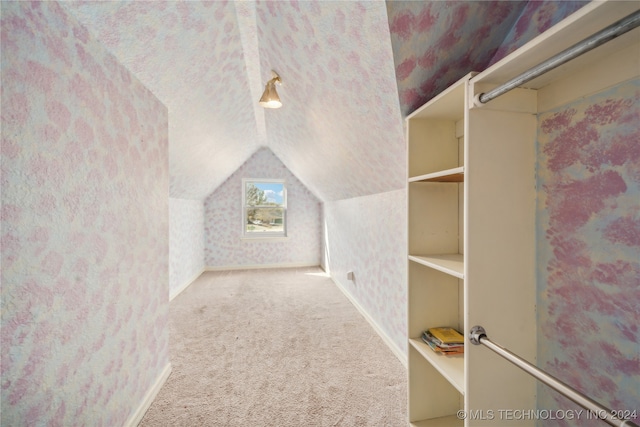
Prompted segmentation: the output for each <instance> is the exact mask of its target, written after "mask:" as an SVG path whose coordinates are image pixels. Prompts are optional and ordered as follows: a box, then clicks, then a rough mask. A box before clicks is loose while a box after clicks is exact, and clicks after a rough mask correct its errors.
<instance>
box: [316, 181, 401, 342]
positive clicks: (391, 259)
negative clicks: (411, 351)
mask: <svg viewBox="0 0 640 427" xmlns="http://www.w3.org/2000/svg"><path fill="white" fill-rule="evenodd" d="M324 217H325V242H324V244H325V249H324V258H325V263H326V264H327V267H328V270H329V271H330V273H331V276H332V277H333V279H334V280H335V281H337V282H339V283H340V284H341V285H342V287H343V288H344V289H345V290H346V291H347V292H348V293H349V294H350V295H351V296H352V297H353V299H355V300H356V301H357V302H358V304H359V305H360V306H361V307H362V308H363V309H364V310H365V311H366V312H367V313H368V315H369V316H370V317H371V319H372V320H373V321H374V322H375V323H376V325H377V326H378V328H379V329H380V330H381V331H383V333H384V334H385V335H386V338H388V339H389V341H390V342H391V343H393V345H395V347H396V349H395V350H396V352H397V353H400V354H406V352H407V271H406V270H407V220H406V192H405V190H397V191H390V192H387V193H381V194H375V195H372V196H365V197H357V198H353V199H348V200H338V201H335V202H327V203H325V212H324ZM348 271H353V273H354V275H355V281H350V280H347V272H348Z"/></svg>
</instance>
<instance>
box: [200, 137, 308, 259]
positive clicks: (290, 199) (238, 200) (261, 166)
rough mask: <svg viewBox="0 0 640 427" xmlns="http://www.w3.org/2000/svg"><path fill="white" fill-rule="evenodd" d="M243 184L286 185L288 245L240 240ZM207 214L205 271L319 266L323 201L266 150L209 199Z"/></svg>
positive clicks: (279, 241)
mask: <svg viewBox="0 0 640 427" xmlns="http://www.w3.org/2000/svg"><path fill="white" fill-rule="evenodd" d="M243 178H266V179H284V180H285V181H286V186H287V236H288V237H287V239H285V240H270V241H266V240H262V241H260V240H255V239H248V240H247V239H241V237H242V179H243ZM204 209H205V211H204V227H205V248H204V255H205V265H206V266H207V267H221V266H224V267H240V266H254V265H258V264H260V265H267V264H280V265H292V264H305V265H320V247H321V243H320V242H321V204H320V201H319V200H318V199H317V198H316V197H315V196H314V195H313V194H312V193H311V192H309V190H308V189H307V188H306V187H305V186H304V185H302V183H301V182H300V181H298V179H297V178H296V177H295V176H294V175H293V174H292V173H291V172H290V171H289V170H288V169H287V168H286V167H285V165H283V164H282V162H281V161H280V160H279V159H278V158H277V157H276V156H275V155H274V154H273V152H271V150H269V149H268V148H261V149H259V150H258V151H257V152H256V153H255V154H254V155H253V156H251V157H250V158H249V160H247V161H246V162H245V163H244V164H243V165H242V166H241V167H240V168H239V169H238V170H237V171H236V172H235V173H234V174H233V175H231V177H230V178H229V179H227V180H226V181H225V182H224V183H223V184H222V185H221V186H220V187H219V188H218V189H217V190H216V191H214V192H213V193H212V194H211V195H210V196H209V197H207V198H206V199H205V202H204Z"/></svg>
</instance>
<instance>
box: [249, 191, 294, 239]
mask: <svg viewBox="0 0 640 427" xmlns="http://www.w3.org/2000/svg"><path fill="white" fill-rule="evenodd" d="M248 182H257V183H262V182H264V183H274V184H282V191H283V195H282V201H283V204H282V206H281V208H282V209H283V215H282V222H283V230H282V231H276V232H269V231H263V232H261V233H248V232H247V227H246V223H245V219H246V214H247V209H251V208H272V207H273V206H269V205H259V206H249V205H246V204H245V202H246V200H247V199H246V190H247V183H248ZM240 222H241V226H242V228H241V230H242V232H241V235H240V236H241V237H240V238H241V239H242V240H260V241H267V240H286V239H288V236H287V222H288V221H287V182H286V181H285V180H284V179H268V178H242V215H241V216H240Z"/></svg>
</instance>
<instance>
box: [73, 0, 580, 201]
mask: <svg viewBox="0 0 640 427" xmlns="http://www.w3.org/2000/svg"><path fill="white" fill-rule="evenodd" d="M586 3H587V2H585V1H582V0H579V1H564V0H562V1H560V0H541V1H526V0H522V1H501V0H486V1H472V0H465V1H453V0H447V1H443V0H422V1H405V0H387V1H386V2H385V1H382V0H361V1H356V0H348V1H347V0H345V1H332V0H305V1H283V0H282V1H280V0H278V1H276V0H270V1H264V0H257V1H256V0H236V1H218V0H213V1H210V0H205V1H191V0H189V1H187V0H150V1H147V0H129V1H84V0H83V1H76V0H74V1H71V0H67V1H63V2H61V4H62V5H63V6H64V7H66V8H67V9H68V10H69V11H71V13H72V14H74V15H75V16H76V17H77V18H78V20H79V21H80V22H81V23H83V24H84V25H85V26H86V27H87V28H88V29H89V30H90V31H91V32H93V34H94V35H95V36H96V37H97V38H98V39H99V40H100V41H101V42H102V44H103V45H104V46H106V48H107V49H109V50H110V51H111V52H112V53H113V54H114V55H115V56H116V57H117V59H118V60H119V62H121V63H122V64H124V65H125V66H126V67H128V69H129V70H130V71H131V72H132V73H133V74H134V75H135V76H137V78H138V79H140V81H142V83H143V84H144V85H146V86H147V87H148V88H149V89H150V90H151V91H152V92H153V93H154V94H155V95H156V96H157V97H158V98H159V99H160V100H161V101H162V102H163V103H164V104H165V105H166V106H167V108H168V111H169V168H170V175H171V188H170V195H171V197H176V198H187V199H203V198H204V197H206V196H207V195H209V194H210V193H211V192H212V191H213V190H214V189H216V188H217V187H218V186H219V185H220V184H222V183H223V182H224V181H225V180H226V179H227V178H228V177H230V176H231V174H232V173H233V172H235V171H236V170H237V169H238V168H239V167H240V166H241V165H242V164H243V163H244V162H245V161H246V160H247V159H248V158H249V157H250V156H251V155H252V154H253V153H254V152H256V151H257V150H258V149H259V148H261V147H268V148H269V149H270V150H271V151H272V152H273V153H274V154H275V155H276V156H277V157H278V158H279V159H280V160H281V161H282V162H283V163H284V164H285V165H286V166H287V168H289V170H290V171H291V172H293V173H294V174H295V175H296V176H297V177H298V178H299V179H300V180H301V181H302V182H303V183H304V184H305V185H306V186H307V187H308V188H309V189H310V190H311V191H312V192H313V193H315V195H316V196H318V197H319V198H320V199H321V200H323V201H331V200H341V199H347V198H353V197H359V196H366V195H369V194H376V193H382V192H386V191H392V190H396V189H401V188H404V184H405V181H406V165H405V163H406V161H405V142H404V130H403V125H404V122H403V117H404V116H406V115H407V114H408V113H410V112H411V111H413V110H415V109H416V108H417V107H418V106H420V105H421V104H423V103H424V102H426V101H427V100H429V99H430V98H431V97H433V96H434V95H436V94H437V93H438V92H440V91H442V90H443V89H445V88H446V87H447V86H449V85H450V84H452V83H453V82H455V81H456V80H458V79H459V78H461V77H462V76H464V75H466V74H467V73H469V72H470V71H482V70H483V69H485V68H486V67H487V66H488V65H490V64H491V63H494V62H495V61H497V60H499V59H500V58H502V57H504V56H505V55H506V54H508V53H509V52H510V51H513V50H514V49H516V48H518V47H519V46H521V45H522V44H524V43H525V42H526V41H528V40H530V39H531V38H533V37H535V36H536V35H537V34H540V33H541V32H543V31H545V30H546V29H548V28H549V27H550V26H551V25H553V24H554V23H556V22H558V21H560V20H561V19H563V18H564V17H566V16H568V15H570V14H571V13H573V12H575V11H576V10H577V9H579V8H580V7H582V6H584V4H586ZM272 69H273V70H276V71H277V72H278V73H279V74H280V76H281V77H282V80H283V84H282V85H281V86H278V92H279V94H280V97H281V98H282V100H283V103H284V106H283V107H282V108H280V109H277V110H265V109H263V108H261V107H260V106H259V105H258V102H257V101H258V99H259V98H260V95H261V93H262V91H263V89H264V85H265V83H266V82H267V80H269V79H270V78H271V76H272V75H271V70H272Z"/></svg>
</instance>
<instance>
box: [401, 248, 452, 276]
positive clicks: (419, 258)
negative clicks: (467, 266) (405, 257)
mask: <svg viewBox="0 0 640 427" xmlns="http://www.w3.org/2000/svg"><path fill="white" fill-rule="evenodd" d="M409 260H411V261H413V262H417V263H418V264H422V265H425V266H427V267H430V268H433V269H435V270H438V271H441V272H443V273H446V274H449V275H451V276H455V277H457V278H458V279H464V255H461V254H442V255H409Z"/></svg>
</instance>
